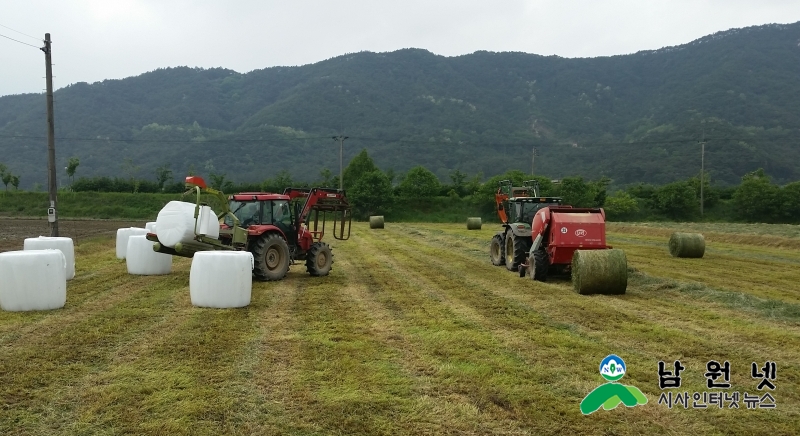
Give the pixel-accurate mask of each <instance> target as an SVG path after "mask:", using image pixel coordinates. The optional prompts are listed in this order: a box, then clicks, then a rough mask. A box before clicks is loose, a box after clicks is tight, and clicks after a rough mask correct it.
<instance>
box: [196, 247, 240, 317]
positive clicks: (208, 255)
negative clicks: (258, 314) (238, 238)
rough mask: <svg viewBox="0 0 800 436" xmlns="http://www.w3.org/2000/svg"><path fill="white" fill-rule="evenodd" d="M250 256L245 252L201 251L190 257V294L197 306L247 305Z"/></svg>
mask: <svg viewBox="0 0 800 436" xmlns="http://www.w3.org/2000/svg"><path fill="white" fill-rule="evenodd" d="M252 276H253V255H252V254H251V253H249V252H247V251H200V252H197V253H195V255H194V257H193V258H192V268H191V270H190V271H189V295H190V297H191V300H192V304H193V305H195V306H200V307H215V308H232V307H244V306H247V305H248V304H250V295H251V291H252V288H253V279H252Z"/></svg>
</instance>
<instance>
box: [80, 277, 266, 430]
mask: <svg viewBox="0 0 800 436" xmlns="http://www.w3.org/2000/svg"><path fill="white" fill-rule="evenodd" d="M185 279H188V276H185V277H184V280H182V282H183V286H181V287H175V286H169V289H168V292H167V294H168V295H169V296H170V299H171V301H172V302H173V304H174V306H173V310H171V311H170V310H169V308H168V307H164V305H154V306H149V307H150V309H151V310H153V311H157V312H160V313H163V312H164V310H165V309H166V310H167V312H170V313H169V314H168V316H166V318H164V319H163V320H162V322H160V323H158V324H156V325H153V326H151V328H150V329H148V330H147V331H142V332H141V333H142V334H141V335H140V336H139V337H137V338H136V340H135V341H134V344H135V345H136V346H135V347H134V348H132V349H129V350H121V352H118V353H115V354H114V356H113V357H114V358H115V359H114V361H113V362H112V364H110V365H108V366H107V367H105V368H103V370H102V371H98V372H96V373H94V374H92V376H91V377H90V378H89V379H88V380H87V386H86V387H85V388H84V389H81V391H80V400H79V402H80V410H79V412H78V416H79V417H80V419H79V420H78V421H77V422H75V423H74V425H73V428H72V429H71V430H73V431H79V432H83V431H88V430H93V429H100V428H107V427H108V426H110V425H114V426H115V427H117V428H120V429H124V431H125V432H131V433H137V434H142V433H147V434H164V433H169V434H220V433H225V432H228V431H229V429H230V427H231V425H233V422H232V421H235V420H233V417H234V416H235V413H236V411H235V409H234V405H235V404H236V403H237V401H239V399H238V398H237V396H236V393H237V388H236V385H237V382H238V379H237V375H238V372H237V370H236V369H237V367H238V363H239V361H240V358H241V356H242V355H243V354H244V349H245V345H246V344H247V342H248V341H249V339H250V337H251V336H252V335H253V334H254V331H255V324H256V322H257V320H256V316H255V312H256V310H254V308H250V307H248V308H242V309H205V308H197V307H194V306H192V305H191V303H190V301H189V295H188V287H186V283H188V280H185Z"/></svg>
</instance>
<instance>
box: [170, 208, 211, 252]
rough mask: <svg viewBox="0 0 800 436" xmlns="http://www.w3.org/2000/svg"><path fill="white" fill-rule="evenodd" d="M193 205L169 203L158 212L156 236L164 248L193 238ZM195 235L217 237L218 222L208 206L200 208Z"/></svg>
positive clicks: (184, 242) (191, 240)
mask: <svg viewBox="0 0 800 436" xmlns="http://www.w3.org/2000/svg"><path fill="white" fill-rule="evenodd" d="M194 208H195V205H194V203H187V202H184V201H170V202H169V203H167V205H166V206H164V207H163V208H162V209H161V210H160V211H159V212H158V218H156V224H155V226H156V235H158V240H159V242H161V244H162V245H164V246H165V247H170V248H173V247H175V245H176V244H178V243H183V244H186V243H190V242H193V241H194V237H195V233H194V232H195V220H194ZM197 221H198V222H197V233H198V234H201V235H206V236H208V237H209V238H214V239H216V238H218V237H219V221H218V220H217V215H216V214H215V213H214V211H213V210H211V208H210V207H209V206H200V215H199V217H198V220H197Z"/></svg>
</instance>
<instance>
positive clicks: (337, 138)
mask: <svg viewBox="0 0 800 436" xmlns="http://www.w3.org/2000/svg"><path fill="white" fill-rule="evenodd" d="M347 138H348V137H347V136H342V135H339V136H334V137H333V140H334V141H339V190H340V191H341V190H342V189H343V181H342V177H343V176H344V171H343V169H342V168H343V167H342V155H343V154H344V140H345V139H347Z"/></svg>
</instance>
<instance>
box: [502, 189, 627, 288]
mask: <svg viewBox="0 0 800 436" xmlns="http://www.w3.org/2000/svg"><path fill="white" fill-rule="evenodd" d="M524 185H525V186H523V187H519V188H518V187H513V186H512V185H511V182H510V181H508V180H505V181H502V182H500V188H499V189H498V191H497V194H496V195H495V201H496V203H497V212H498V215H499V217H500V220H501V221H502V222H503V227H504V230H503V231H502V232H499V233H498V234H496V235H495V236H494V237H493V238H492V243H491V245H490V249H489V254H490V257H491V259H492V263H493V264H494V265H502V264H503V263H505V265H506V268H508V269H509V270H511V271H513V270H517V271H518V272H519V275H520V277H525V276H526V275H528V276H530V278H531V279H533V280H538V281H542V282H544V281H547V277H548V275H550V274H551V273H552V274H563V275H571V276H572V279H573V284H574V285H575V288H576V290H577V291H578V292H579V293H582V294H584V293H611V294H619V293H625V288H626V287H627V260H626V259H625V255H624V252H622V250H614V249H612V247H611V246H609V245H606V227H605V223H606V215H605V211H604V210H603V209H602V208H599V207H595V208H576V207H572V206H568V205H564V204H562V199H561V198H558V197H540V196H539V186H538V183H536V182H535V181H533V182H526V183H524ZM501 247H504V248H505V250H501V249H500V248H501ZM587 259H588V260H587ZM576 268H581V269H582V271H581V272H580V274H578V275H577V277H576V274H575V271H574V270H575V269H576Z"/></svg>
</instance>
